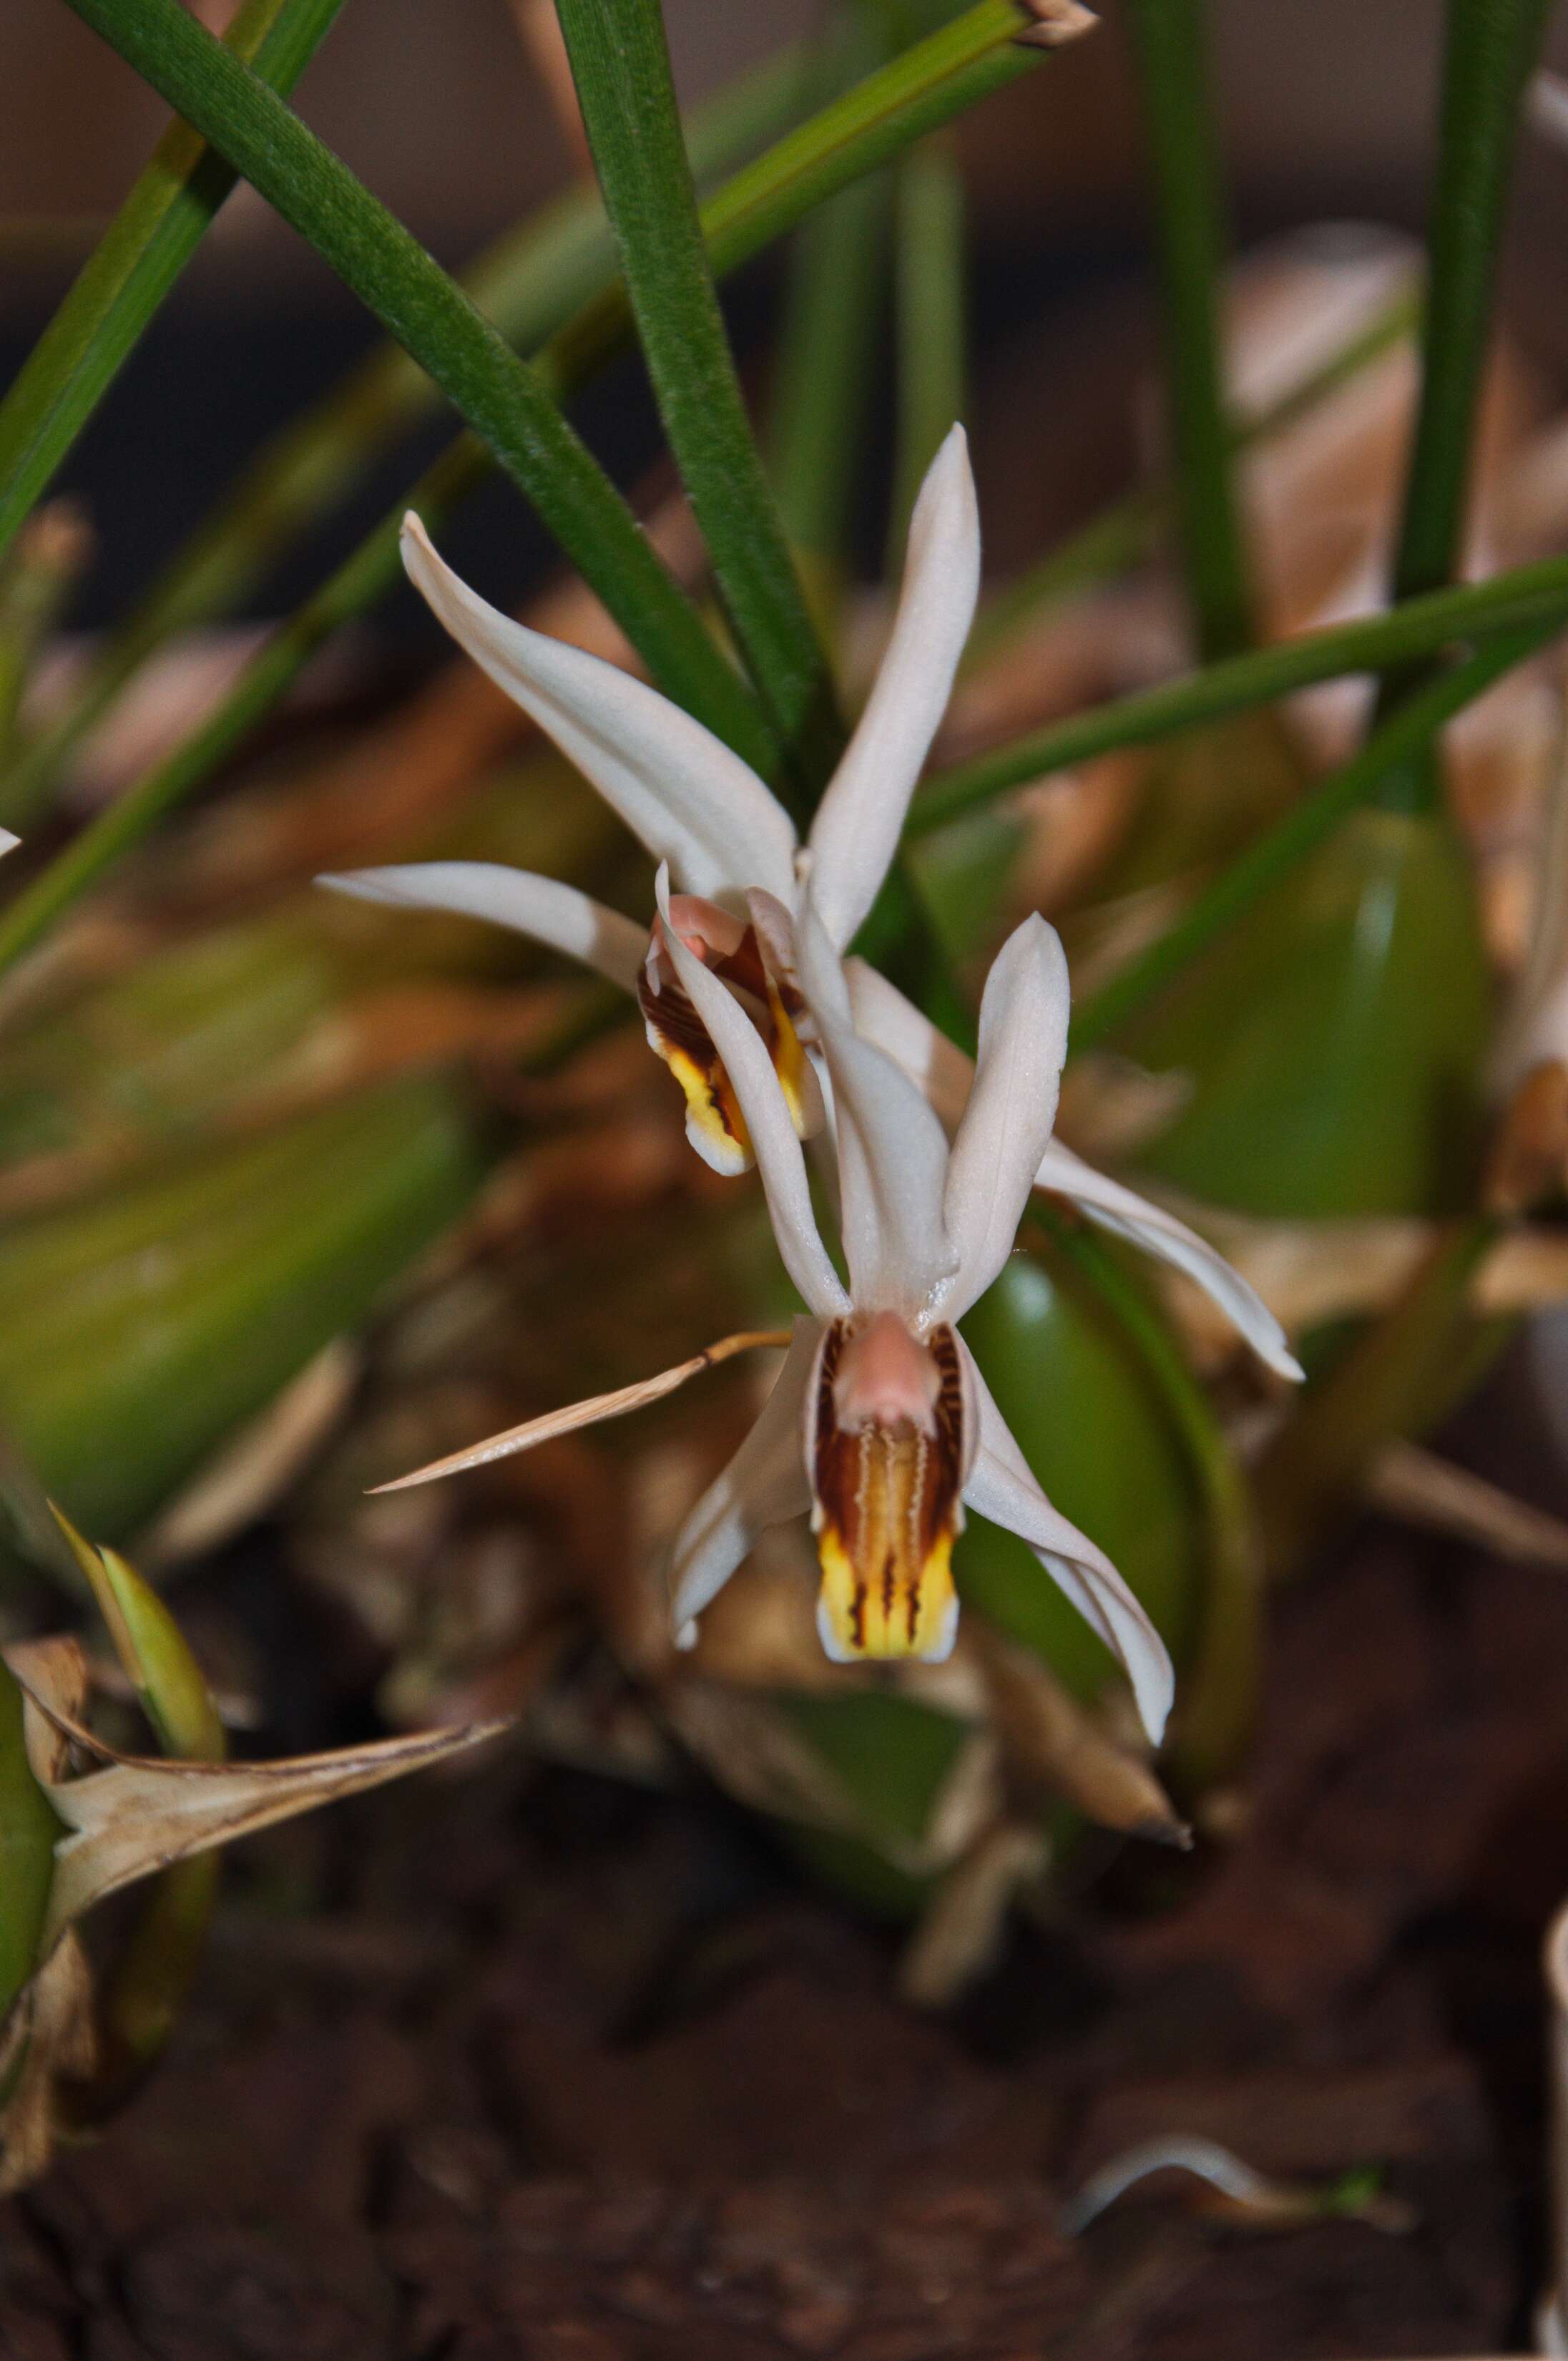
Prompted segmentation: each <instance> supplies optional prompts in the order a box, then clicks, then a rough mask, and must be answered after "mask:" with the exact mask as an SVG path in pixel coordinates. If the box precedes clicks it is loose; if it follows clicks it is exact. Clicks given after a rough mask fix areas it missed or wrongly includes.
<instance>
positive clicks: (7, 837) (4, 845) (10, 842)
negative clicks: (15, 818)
mask: <svg viewBox="0 0 1568 2361" xmlns="http://www.w3.org/2000/svg"><path fill="white" fill-rule="evenodd" d="M21 841H22V840H21V838H20V837H19V836H13V835H12V833H11V831H10V829H8V828H0V861H3V860H4V859H5V855H6V853H8V852H15V851H16V847H17V846H18V845H19V844H20V842H21Z"/></svg>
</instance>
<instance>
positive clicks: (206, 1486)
mask: <svg viewBox="0 0 1568 2361" xmlns="http://www.w3.org/2000/svg"><path fill="white" fill-rule="evenodd" d="M362 1366H363V1356H362V1354H361V1353H360V1350H359V1348H358V1346H357V1345H356V1344H355V1343H354V1342H353V1341H352V1340H351V1339H350V1338H348V1337H346V1336H338V1337H334V1340H333V1342H332V1343H331V1344H330V1345H326V1346H324V1347H323V1350H322V1351H321V1352H319V1353H318V1354H317V1355H316V1356H315V1358H314V1360H313V1361H311V1362H308V1363H307V1364H306V1366H305V1367H304V1368H302V1370H301V1371H300V1374H299V1376H298V1377H297V1378H294V1379H293V1381H292V1383H291V1384H290V1385H287V1386H285V1387H284V1389H283V1390H282V1392H281V1393H280V1394H279V1395H277V1396H276V1397H275V1398H274V1399H273V1400H271V1401H270V1402H269V1404H268V1405H267V1408H266V1409H265V1410H264V1411H262V1412H261V1415H260V1416H259V1418H256V1419H253V1420H251V1422H249V1424H248V1425H247V1426H245V1427H243V1428H242V1429H241V1431H240V1432H239V1433H238V1434H237V1435H236V1436H234V1437H233V1439H232V1440H231V1441H230V1442H228V1443H226V1444H225V1445H224V1446H223V1448H222V1449H221V1450H220V1451H219V1452H217V1453H216V1454H215V1455H214V1457H213V1458H211V1459H209V1460H208V1462H207V1464H206V1466H204V1467H203V1468H202V1469H201V1470H200V1471H199V1472H198V1474H197V1475H196V1476H195V1477H194V1478H193V1479H192V1482H191V1483H189V1484H187V1485H186V1487H185V1488H184V1490H183V1491H181V1493H179V1494H178V1495H177V1497H176V1498H175V1499H173V1500H171V1501H170V1504H169V1506H168V1507H167V1508H166V1509H165V1510H164V1511H163V1513H162V1515H161V1516H160V1517H159V1520H158V1522H157V1523H156V1524H155V1525H154V1526H153V1527H152V1528H151V1530H150V1531H149V1532H147V1533H145V1534H144V1535H143V1536H142V1538H141V1540H140V1542H139V1543H137V1549H136V1553H135V1554H136V1557H137V1561H138V1563H139V1564H141V1565H157V1566H169V1565H181V1564H182V1563H183V1562H184V1561H185V1560H186V1559H188V1558H192V1557H200V1556H201V1555H202V1554H203V1553H204V1552H205V1551H207V1550H212V1549H216V1548H217V1547H219V1545H220V1544H221V1543H224V1542H225V1541H228V1540H230V1539H231V1538H232V1537H233V1536H234V1535H235V1534H236V1533H237V1532H241V1531H243V1529H244V1528H245V1527H246V1526H247V1525H248V1524H250V1523H252V1522H254V1521H255V1520H256V1519H257V1518H258V1517H259V1516H261V1515H262V1514H263V1513H264V1512H265V1511H266V1510H268V1509H269V1508H270V1507H271V1505H272V1503H273V1502H274V1501H275V1500H276V1499H278V1498H279V1496H280V1494H281V1493H283V1492H284V1491H286V1490H287V1489H288V1488H289V1486H290V1485H291V1484H292V1483H293V1482H294V1480H295V1478H296V1477H298V1476H300V1475H301V1474H302V1472H303V1470H304V1468H305V1467H306V1466H307V1465H308V1464H309V1462H310V1461H311V1460H312V1459H313V1457H314V1455H315V1454H316V1451H317V1450H318V1448H319V1447H320V1445H321V1444H323V1442H324V1441H325V1438H326V1436H327V1434H328V1433H330V1431H331V1430H332V1428H333V1427H334V1426H335V1425H336V1423H337V1422H338V1420H339V1418H340V1417H341V1416H342V1414H343V1412H344V1411H345V1408H346V1407H347V1404H348V1400H349V1398H350V1396H351V1395H352V1393H353V1391H354V1389H355V1387H356V1384H357V1383H358V1379H359V1373H360V1369H361V1367H362Z"/></svg>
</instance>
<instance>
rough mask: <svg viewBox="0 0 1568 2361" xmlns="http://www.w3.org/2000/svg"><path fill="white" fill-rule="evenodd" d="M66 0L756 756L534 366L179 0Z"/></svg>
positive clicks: (761, 736) (730, 693) (754, 724)
mask: <svg viewBox="0 0 1568 2361" xmlns="http://www.w3.org/2000/svg"><path fill="white" fill-rule="evenodd" d="M68 4H69V5H70V6H71V8H72V9H73V10H74V11H75V13H76V14H77V15H78V16H81V17H82V20H83V22H84V23H86V24H88V25H90V26H91V27H93V31H94V32H97V33H100V34H101V35H102V36H103V38H104V39H105V40H106V41H107V42H108V43H109V44H110V46H111V48H113V49H117V50H118V51H119V53H120V55H121V56H122V57H124V58H125V59H126V61H127V62H128V63H129V64H131V65H133V66H134V67H135V68H136V69H137V72H138V73H140V74H141V75H142V76H143V77H144V79H145V80H147V81H148V82H151V83H152V85H153V87H154V88H155V89H156V90H158V91H159V92H160V93H161V94H162V95H163V96H164V97H165V98H166V99H168V100H169V101H170V104H172V105H174V106H177V107H178V108H179V110H180V112H181V114H182V115H184V116H185V117H186V119H187V121H188V122H190V123H192V124H193V125H194V126H195V127H196V128H197V129H198V130H200V131H202V132H203V134H204V135H205V136H206V137H208V138H210V139H211V140H212V141H213V144H214V146H215V147H217V148H220V149H221V150H222V152H223V153H224V154H225V155H226V156H227V157H228V159H229V160H230V161H231V163H233V164H235V165H236V166H237V167H238V168H239V170H241V171H243V172H244V174H245V176H246V178H247V180H248V181H250V182H251V183H252V185H253V186H254V187H255V188H256V189H258V191H259V192H260V193H261V194H262V195H263V196H264V197H265V198H266V199H267V201H268V203H269V204H271V205H272V206H273V207H274V208H275V210H276V211H277V212H279V213H280V214H281V215H282V216H283V219H284V220H285V221H287V222H288V223H289V224H290V225H291V227H292V228H294V229H296V230H298V231H299V233H300V235H301V236H302V237H304V238H306V239H307V240H308V242H309V243H310V244H311V245H312V246H313V247H314V248H315V250H316V252H317V253H318V254H320V255H321V257H322V258H323V260H324V261H325V262H327V263H328V264H329V265H330V266H331V268H332V269H334V270H335V271H336V272H337V274H338V276H339V277H340V278H341V279H342V280H344V283H345V285H346V286H347V287H349V288H350V289H351V290H352V291H353V292H354V293H355V294H356V295H357V296H358V297H359V298H360V300H361V302H364V303H365V304H366V305H367V308H368V309H369V310H370V311H371V312H373V313H375V315H376V316H377V318H378V320H380V322H381V324H382V325H383V326H384V327H386V328H387V329H388V330H389V332H390V334H391V335H394V336H395V337H396V338H397V340H398V342H399V343H400V345H401V346H403V347H404V349H405V350H406V351H408V352H409V353H411V355H412V356H413V357H414V358H415V359H416V360H418V361H419V362H420V364H421V366H422V368H425V369H427V370H428V371H429V373H430V375H431V376H432V377H433V379H435V381H436V383H437V384H438V385H439V386H440V387H441V389H442V390H443V392H444V393H445V394H446V396H447V398H448V399H449V400H450V401H452V403H453V404H454V406H455V409H456V410H457V411H458V412H459V413H460V414H461V415H462V416H463V417H464V418H466V420H467V422H468V423H469V425H470V426H471V427H472V428H473V429H474V431H475V432H476V433H477V434H478V435H479V436H480V438H481V439H482V440H483V441H484V442H486V443H488V445H489V446H490V448H491V449H492V451H493V452H494V453H495V456H496V457H497V459H498V460H499V462H500V464H501V466H502V467H504V468H505V469H506V471H507V473H508V474H509V475H510V477H511V478H512V480H513V481H514V482H515V483H516V484H517V486H518V487H519V489H521V491H522V492H523V493H524V495H525V496H526V498H527V499H528V500H530V501H531V502H532V505H533V507H534V508H535V510H536V511H538V514H539V516H540V517H541V519H542V520H543V522H544V524H545V525H546V527H547V528H548V530H549V531H550V532H551V533H553V534H554V537H555V539H556V540H557V541H558V542H559V543H560V544H561V546H562V548H563V549H565V551H566V553H567V555H569V556H570V557H571V559H572V561H573V563H574V564H575V565H576V566H577V567H578V568H579V570H580V571H581V573H582V574H583V576H584V577H585V579H586V580H587V581H588V582H589V583H590V584H591V585H592V587H593V588H594V589H595V590H597V591H598V595H599V597H600V598H602V599H603V601H604V603H605V606H606V607H607V608H608V609H609V612H610V613H611V614H612V615H613V616H614V617H615V619H616V620H617V621H618V622H619V623H620V626H621V628H622V630H623V631H625V632H626V634H627V637H628V638H629V639H630V641H631V642H632V645H633V646H634V647H636V648H637V649H638V651H639V652H640V653H641V655H642V657H643V658H644V660H645V662H646V663H647V664H648V667H649V670H650V671H651V672H652V675H653V677H654V679H655V680H656V681H657V682H658V683H659V686H661V687H662V688H663V691H664V693H665V694H666V695H667V696H669V697H673V698H674V700H675V702H676V703H677V704H680V705H683V706H685V708H686V709H687V710H688V711H689V712H691V713H693V714H695V715H696V717H697V718H698V719H700V720H702V721H704V722H706V723H707V726H708V728H710V729H711V730H715V731H716V732H717V734H718V736H719V737H721V738H724V739H726V740H728V741H729V742H730V743H731V744H733V745H734V746H735V747H736V750H737V752H740V753H741V754H743V755H744V756H745V757H746V759H747V760H748V761H750V762H751V763H753V765H759V764H760V765H762V766H767V765H768V764H769V763H770V761H771V759H772V758H773V756H774V754H775V752H776V740H775V738H774V735H773V731H772V730H770V729H768V728H767V726H766V725H765V723H764V722H763V719H762V716H761V714H760V713H759V712H758V710H757V708H756V707H755V705H754V703H753V701H752V700H751V697H749V695H748V694H747V692H746V690H745V688H744V686H742V684H741V683H740V681H739V680H738V679H737V678H736V675H735V674H734V673H733V671H732V670H731V669H730V666H729V663H728V661H727V660H726V658H725V656H724V655H723V653H722V652H721V651H720V650H719V649H718V646H717V645H716V644H715V642H713V640H712V639H710V638H709V636H708V634H707V631H706V630H705V628H704V626H703V623H702V620H701V618H700V617H699V616H698V614H697V612H696V609H695V608H694V607H693V606H692V605H691V602H690V601H689V600H688V599H687V598H685V596H684V595H683V593H682V592H681V591H680V590H679V589H678V588H676V586H675V584H674V582H673V581H672V579H671V577H670V576H669V574H668V573H667V572H666V570H665V568H664V567H663V565H662V564H661V563H660V561H659V559H658V558H657V557H656V556H655V555H654V553H653V551H652V548H651V547H650V546H649V544H648V542H647V541H646V539H645V538H644V536H643V534H642V533H641V531H640V529H639V527H638V524H637V521H636V519H635V518H634V517H633V515H632V513H631V511H630V509H629V508H628V507H627V505H626V503H625V501H624V500H622V499H621V498H620V494H619V493H618V492H617V491H616V490H615V489H614V487H613V485H611V483H610V482H609V478H607V477H606V476H605V474H604V472H603V470H602V469H601V468H600V467H598V464H597V462H596V461H595V460H594V459H593V458H592V457H591V456H589V454H588V452H587V450H586V449H585V447H584V445H582V443H581V442H580V441H579V440H578V438H577V436H576V434H574V433H573V431H572V429H571V428H570V427H569V426H568V425H567V423H566V422H565V419H564V418H563V417H562V415H561V412H560V411H559V409H558V408H557V407H556V405H555V403H554V401H553V400H552V399H551V397H550V395H549V393H548V392H547V391H546V390H545V388H544V386H543V384H542V382H541V380H540V379H539V377H538V375H537V374H536V373H535V372H534V371H533V370H532V369H531V368H528V367H527V366H526V365H525V364H524V363H523V362H521V361H520V360H519V359H518V357H517V356H516V354H515V353H513V352H512V350H511V348H510V346H509V345H508V344H507V343H506V342H505V340H504V338H503V337H501V336H500V335H499V334H498V332H497V330H496V329H495V327H494V326H493V325H492V324H491V323H490V322H489V321H488V320H487V319H486V318H485V316H484V314H483V313H481V312H479V311H478V310H477V308H476V306H475V305H474V304H473V303H472V302H470V301H469V299H468V297H467V296H466V295H465V294H464V293H463V291H462V290H461V289H460V288H459V287H457V286H456V285H455V282H454V281H453V280H451V279H449V278H448V277H447V275H446V273H445V272H444V270H443V269H441V268H440V267H439V265H438V264H437V263H435V262H434V261H433V259H432V258H431V257H430V256H429V255H428V254H427V253H426V252H425V250H424V248H423V247H422V246H421V245H420V244H419V242H418V240H417V239H416V238H414V237H412V236H410V234H409V232H408V231H407V230H406V229H405V228H404V227H403V225H402V224H401V223H400V222H398V221H396V220H394V218H393V217H392V215H391V214H389V213H388V212H387V210H386V208H385V206H383V205H380V204H378V203H377V201H376V199H375V198H374V197H372V196H371V194H370V192H369V191H368V190H367V188H365V187H364V185H363V184H362V182H360V181H357V180H356V178H355V176H354V174H353V173H352V172H350V171H349V170H348V168H347V166H346V165H345V164H344V163H343V162H342V161H341V159H339V158H338V157H336V156H334V154H333V153H332V151H331V149H330V148H325V147H323V145H322V143H321V141H320V140H319V139H317V138H316V137H314V135H313V133H312V132H310V131H308V130H307V129H306V128H305V126H304V125H303V124H302V122H301V121H300V120H299V118H298V116H297V115H292V114H291V112H290V110H289V108H288V107H287V106H286V105H285V104H284V103H283V101H282V100H281V99H280V97H279V96H278V94H277V93H276V92H275V91H271V90H269V89H268V88H267V86H266V84H265V83H263V82H258V80H257V78H256V76H255V75H254V74H253V73H251V72H250V71H248V70H247V68H246V67H245V66H243V65H242V64H241V63H240V61H239V60H238V59H237V58H236V57H235V56H233V54H232V53H231V52H230V51H229V50H227V49H225V48H224V46H223V44H222V42H221V41H218V40H216V39H214V37H213V36H212V34H210V33H208V32H205V31H204V30H203V27H201V26H200V25H199V24H198V23H197V22H196V20H195V19H194V17H192V16H188V15H187V14H186V12H185V10H184V9H183V8H182V7H181V5H180V0H68Z"/></svg>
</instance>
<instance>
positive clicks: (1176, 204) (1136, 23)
mask: <svg viewBox="0 0 1568 2361" xmlns="http://www.w3.org/2000/svg"><path fill="white" fill-rule="evenodd" d="M1127 25H1128V29H1129V31H1130V33H1131V35H1132V38H1133V46H1134V48H1135V51H1136V53H1137V59H1138V64H1139V69H1140V76H1141V80H1142V82H1143V92H1144V111H1145V115H1146V120H1147V123H1148V128H1149V144H1150V148H1151V151H1152V155H1153V161H1154V174H1155V194H1156V198H1157V203H1156V208H1155V233H1156V241H1155V242H1156V247H1157V253H1158V257H1159V276H1160V293H1161V308H1162V312H1163V314H1164V338H1163V341H1164V347H1165V378H1166V400H1167V414H1168V423H1169V434H1170V452H1171V463H1172V485H1173V492H1172V497H1173V500H1174V503H1175V509H1176V517H1177V527H1178V537H1179V543H1180V547H1181V554H1182V560H1183V570H1184V572H1185V575H1186V579H1187V592H1188V598H1189V601H1190V606H1191V609H1192V620H1193V625H1194V631H1195V636H1196V639H1197V643H1198V650H1199V653H1200V654H1201V655H1202V656H1203V657H1204V658H1205V659H1207V660H1210V661H1212V659H1213V658H1215V657H1217V656H1228V655H1234V654H1235V653H1237V651H1238V650H1240V649H1242V648H1245V647H1248V646H1250V644H1251V642H1252V610H1253V605H1252V595H1251V591H1250V589H1249V587H1248V583H1247V572H1246V564H1245V555H1244V552H1243V547H1242V532H1241V519H1240V516H1239V513H1238V511H1237V507H1236V500H1235V490H1234V484H1233V482H1232V473H1231V439H1232V438H1231V434H1230V428H1229V423H1228V422H1227V419H1226V416H1225V408H1224V396H1223V375H1222V366H1221V358H1220V324H1219V303H1220V289H1221V284H1222V280H1223V270H1224V248H1225V241H1224V236H1223V227H1222V216H1221V201H1220V188H1219V174H1218V168H1217V164H1216V160H1215V153H1214V132H1213V125H1212V120H1211V115H1210V103H1209V90H1208V72H1207V57H1206V50H1207V25H1206V22H1205V8H1204V0H1129V6H1128V9H1127Z"/></svg>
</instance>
